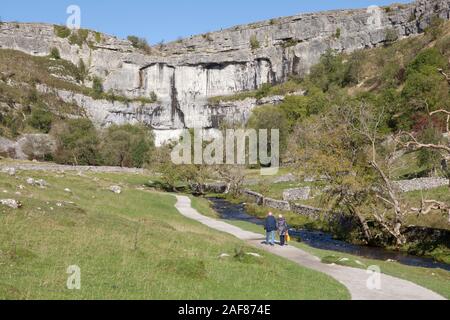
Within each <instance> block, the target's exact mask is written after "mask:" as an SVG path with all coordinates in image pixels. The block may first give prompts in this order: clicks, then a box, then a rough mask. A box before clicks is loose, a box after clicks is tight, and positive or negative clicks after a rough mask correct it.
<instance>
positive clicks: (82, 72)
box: [77, 59, 88, 82]
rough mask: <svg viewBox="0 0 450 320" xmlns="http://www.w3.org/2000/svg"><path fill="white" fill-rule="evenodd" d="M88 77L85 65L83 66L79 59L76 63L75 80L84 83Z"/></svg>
mask: <svg viewBox="0 0 450 320" xmlns="http://www.w3.org/2000/svg"><path fill="white" fill-rule="evenodd" d="M87 75H88V70H87V68H86V65H85V64H84V61H83V59H80V60H79V61H78V72H77V80H78V81H81V82H84V80H85V79H86V77H87Z"/></svg>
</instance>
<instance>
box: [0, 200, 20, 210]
mask: <svg viewBox="0 0 450 320" xmlns="http://www.w3.org/2000/svg"><path fill="white" fill-rule="evenodd" d="M0 204H2V205H4V206H6V207H9V208H12V209H19V208H21V207H22V204H21V203H20V202H19V201H17V200H14V199H2V200H0Z"/></svg>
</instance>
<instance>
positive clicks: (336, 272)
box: [176, 196, 445, 300]
mask: <svg viewBox="0 0 450 320" xmlns="http://www.w3.org/2000/svg"><path fill="white" fill-rule="evenodd" d="M177 200H178V202H177V204H176V208H177V209H178V211H179V212H180V213H181V214H182V215H183V216H185V217H187V218H189V219H193V220H196V221H198V222H200V223H202V224H204V225H206V226H208V227H210V228H212V229H215V230H218V231H222V232H225V233H228V234H231V235H233V236H235V237H237V238H239V239H241V240H244V241H246V242H247V243H249V244H251V245H253V246H255V247H257V248H259V249H262V250H265V251H268V252H270V253H272V254H275V255H278V256H280V257H283V258H286V259H289V260H291V261H293V262H295V263H297V264H299V265H301V266H304V267H307V268H310V269H313V270H316V271H320V272H323V273H325V274H327V275H329V276H331V277H333V278H334V279H336V280H337V281H339V282H340V283H342V284H343V285H344V286H346V287H347V288H348V290H349V291H350V294H351V296H352V299H353V300H445V299H444V298H443V297H442V296H440V295H438V294H436V293H434V292H432V291H430V290H428V289H426V288H423V287H421V286H419V285H416V284H414V283H412V282H409V281H406V280H402V279H398V278H395V277H391V276H388V275H385V274H381V289H380V290H370V289H368V287H367V281H368V279H369V277H370V275H369V274H368V272H367V271H366V270H363V269H355V268H350V267H343V266H337V265H327V264H324V263H322V262H321V261H320V259H319V258H317V257H315V256H313V255H312V254H309V253H307V252H305V251H303V250H301V249H298V248H295V247H292V246H287V247H279V246H276V247H269V246H266V245H264V244H263V243H262V240H263V238H264V236H262V235H261V234H257V233H253V232H248V231H245V230H242V229H241V228H238V227H236V226H233V225H230V224H228V223H226V222H223V221H219V220H215V219H212V218H209V217H205V216H203V215H201V214H200V213H199V212H198V211H197V210H195V209H193V208H192V206H191V200H190V199H189V198H188V197H186V196H177Z"/></svg>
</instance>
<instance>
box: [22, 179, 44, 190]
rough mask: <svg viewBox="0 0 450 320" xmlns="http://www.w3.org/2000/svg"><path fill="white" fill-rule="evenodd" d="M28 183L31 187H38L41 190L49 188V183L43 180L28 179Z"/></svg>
mask: <svg viewBox="0 0 450 320" xmlns="http://www.w3.org/2000/svg"><path fill="white" fill-rule="evenodd" d="M27 183H28V184H29V185H31V186H38V187H40V188H45V187H47V186H48V183H47V181H45V180H43V179H37V180H36V179H34V178H28V179H27Z"/></svg>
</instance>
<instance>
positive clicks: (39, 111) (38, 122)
mask: <svg viewBox="0 0 450 320" xmlns="http://www.w3.org/2000/svg"><path fill="white" fill-rule="evenodd" d="M52 122H53V114H52V113H51V112H49V111H47V110H45V106H42V105H41V106H38V107H37V108H33V109H32V111H31V116H30V118H29V119H28V124H29V125H30V126H32V127H33V128H35V129H37V130H39V131H41V132H42V133H49V132H50V129H51V126H52Z"/></svg>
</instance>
